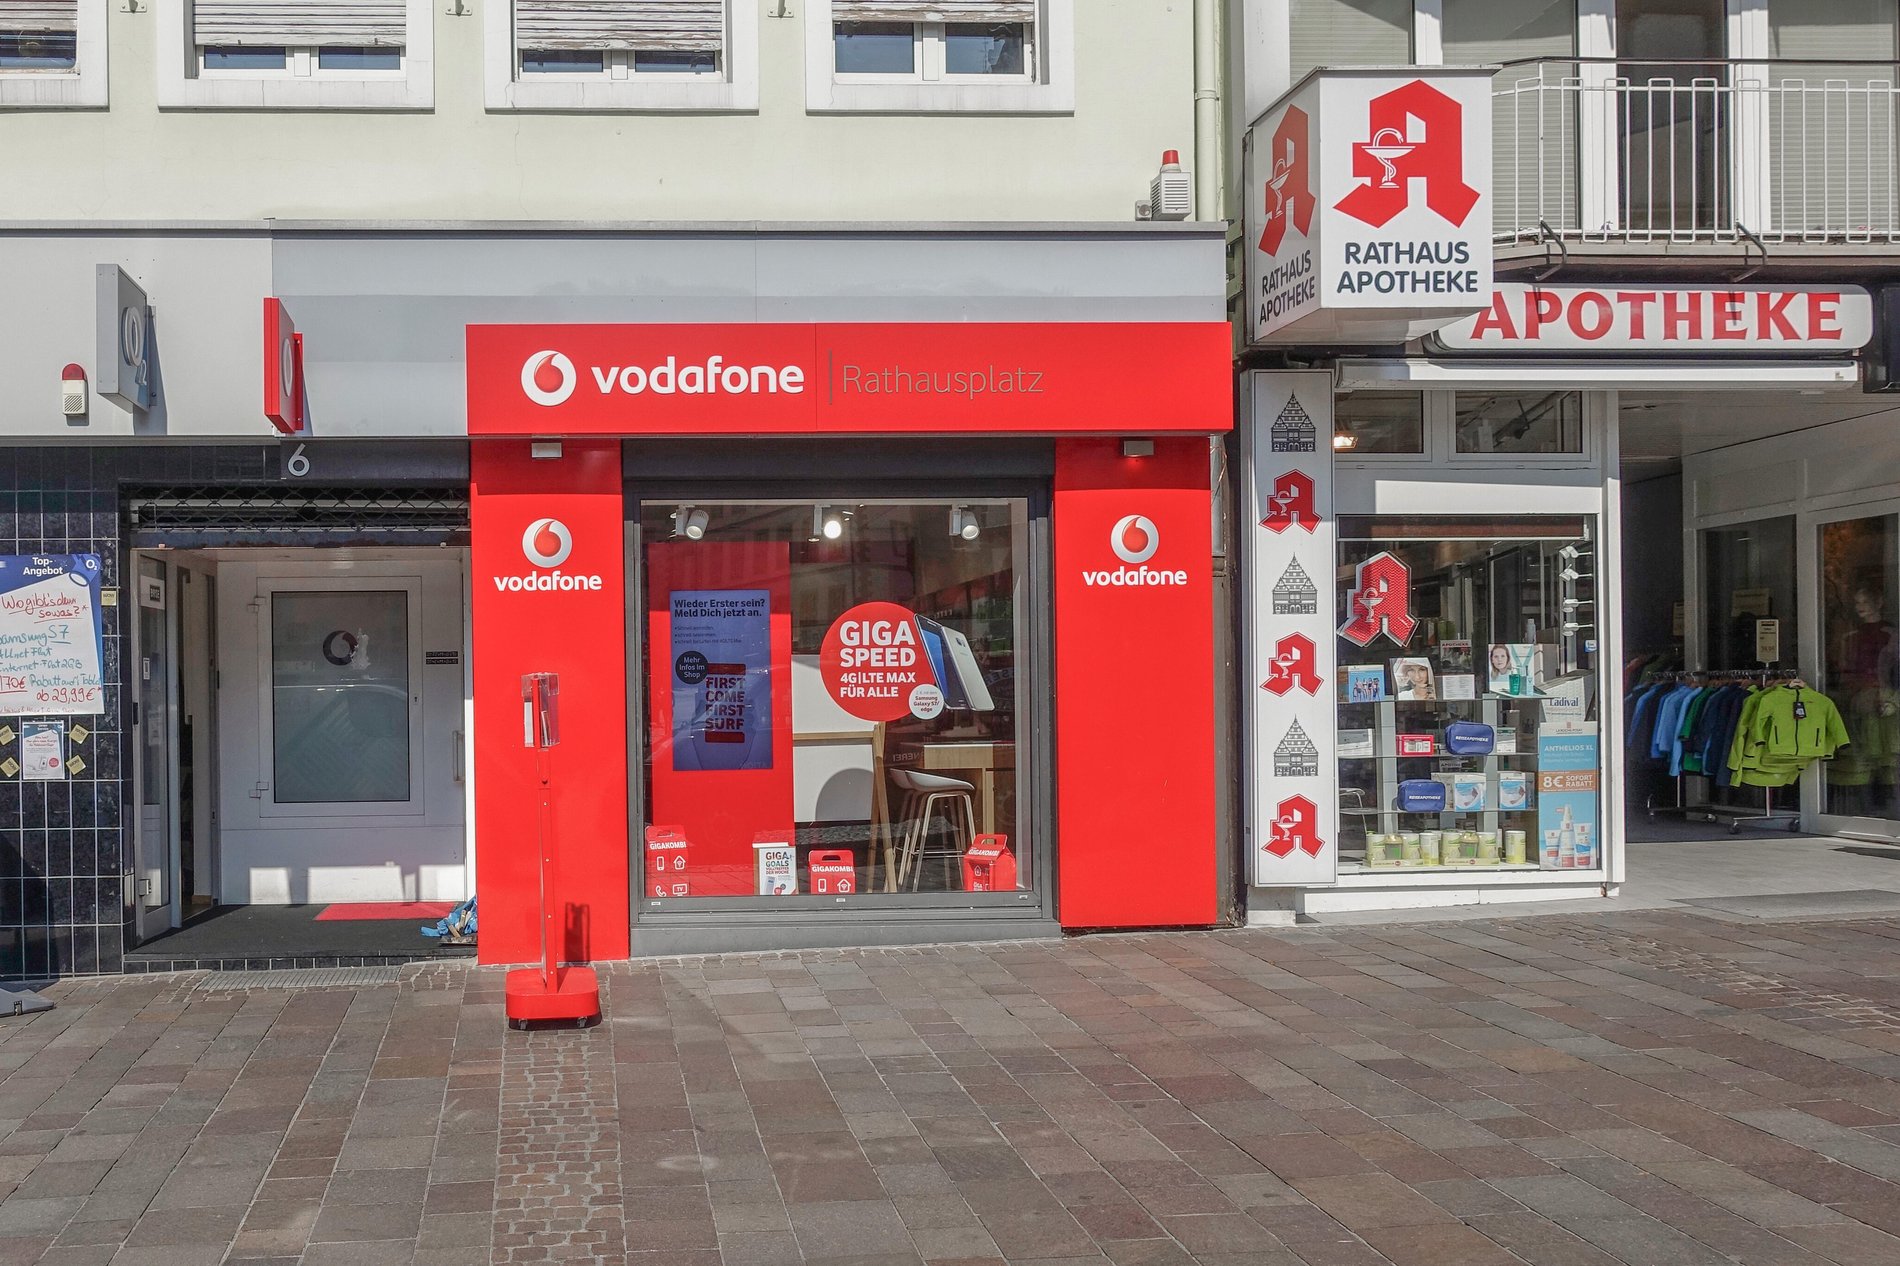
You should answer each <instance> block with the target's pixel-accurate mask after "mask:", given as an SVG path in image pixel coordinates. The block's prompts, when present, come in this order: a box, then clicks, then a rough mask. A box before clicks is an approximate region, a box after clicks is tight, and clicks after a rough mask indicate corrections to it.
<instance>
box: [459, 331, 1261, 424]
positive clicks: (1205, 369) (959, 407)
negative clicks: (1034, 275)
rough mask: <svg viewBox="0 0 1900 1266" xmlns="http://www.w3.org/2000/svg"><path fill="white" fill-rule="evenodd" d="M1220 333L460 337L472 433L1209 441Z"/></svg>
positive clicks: (1220, 393)
mask: <svg viewBox="0 0 1900 1266" xmlns="http://www.w3.org/2000/svg"><path fill="white" fill-rule="evenodd" d="M1230 343H1231V335H1230V332H1229V329H1228V326H1227V325H1226V324H1225V323H1224V322H1219V321H1174V322H1127V323H1122V322H1091V323H1051V322H1036V323H1023V324H996V323H961V324H923V323H900V324H884V325H471V326H469V327H468V331H467V356H468V429H469V433H470V434H471V435H511V436H524V435H772V434H801V435H824V434H832V435H838V434H865V435H868V434H909V433H955V432H976V431H987V432H1017V433H1022V434H1045V435H1051V434H1073V433H1098V434H1099V433H1107V432H1115V431H1127V430H1139V431H1142V432H1145V433H1155V434H1165V433H1168V432H1193V433H1201V434H1205V433H1207V432H1212V431H1224V430H1227V429H1228V428H1229V427H1231V426H1232V425H1233V422H1232V414H1233V387H1232V380H1233V375H1232V372H1231V367H1232V359H1233V358H1232V354H1231V347H1230Z"/></svg>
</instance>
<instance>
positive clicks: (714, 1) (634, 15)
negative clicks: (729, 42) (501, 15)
mask: <svg viewBox="0 0 1900 1266" xmlns="http://www.w3.org/2000/svg"><path fill="white" fill-rule="evenodd" d="M506 2H507V0H488V3H490V4H505V3H506ZM725 29H726V5H725V0H515V43H516V45H517V46H519V47H521V48H539V49H575V48H630V49H644V50H647V51H650V52H670V53H716V52H718V51H720V49H721V48H723V47H724V46H725Z"/></svg>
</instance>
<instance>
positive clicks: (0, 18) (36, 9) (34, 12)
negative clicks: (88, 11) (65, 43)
mask: <svg viewBox="0 0 1900 1266" xmlns="http://www.w3.org/2000/svg"><path fill="white" fill-rule="evenodd" d="M78 29H79V0H0V32H4V33H6V34H9V35H11V34H15V33H18V34H22V35H26V34H34V35H37V34H40V33H42V32H49V31H58V32H72V31H76V30H78Z"/></svg>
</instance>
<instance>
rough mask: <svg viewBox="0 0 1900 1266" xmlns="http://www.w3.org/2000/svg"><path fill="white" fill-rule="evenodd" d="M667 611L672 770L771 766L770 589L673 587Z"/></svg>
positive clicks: (767, 767)
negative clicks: (669, 657)
mask: <svg viewBox="0 0 1900 1266" xmlns="http://www.w3.org/2000/svg"><path fill="white" fill-rule="evenodd" d="M669 606H670V611H671V624H672V646H671V652H672V656H673V768H674V769H676V770H731V769H770V768H771V767H772V595H771V593H770V591H768V590H765V589H676V590H674V591H673V592H672V593H671V594H670V595H669Z"/></svg>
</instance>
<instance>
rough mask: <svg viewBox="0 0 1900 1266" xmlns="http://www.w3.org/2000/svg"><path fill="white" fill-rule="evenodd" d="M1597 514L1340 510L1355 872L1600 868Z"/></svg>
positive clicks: (1343, 773) (1342, 656)
mask: <svg viewBox="0 0 1900 1266" xmlns="http://www.w3.org/2000/svg"><path fill="white" fill-rule="evenodd" d="M1594 538H1595V532H1594V524H1593V521H1592V520H1591V519H1590V518H1587V517H1583V516H1543V515H1536V516H1515V517H1502V516H1492V517H1481V516H1470V517H1465V516H1455V517H1452V516H1448V517H1438V518H1432V517H1422V516H1407V517H1404V518H1399V517H1374V516H1350V515H1348V516H1342V517H1341V518H1340V520H1339V584H1338V595H1337V613H1338V617H1339V644H1338V657H1339V658H1338V664H1339V679H1338V684H1337V689H1338V691H1339V710H1338V716H1339V737H1338V749H1337V750H1338V760H1339V786H1340V853H1341V862H1342V866H1343V868H1345V869H1348V870H1351V869H1360V868H1363V869H1369V870H1379V869H1384V868H1388V867H1389V868H1392V869H1393V870H1395V871H1396V870H1400V869H1405V870H1437V871H1447V870H1456V869H1482V870H1490V871H1499V870H1503V871H1512V870H1522V871H1533V870H1539V869H1544V870H1584V871H1588V870H1596V869H1598V868H1600V867H1601V865H1602V856H1603V852H1602V849H1603V844H1602V839H1601V835H1600V827H1601V823H1602V811H1601V804H1600V796H1599V785H1600V770H1601V766H1602V757H1601V745H1600V741H1599V733H1598V728H1597V705H1598V694H1599V674H1598V664H1597V655H1596V645H1597V641H1596V638H1597V632H1596V628H1595V622H1596V616H1595V610H1596V606H1595V599H1596V582H1595V575H1596V566H1595V564H1596V545H1595V539H1594Z"/></svg>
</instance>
